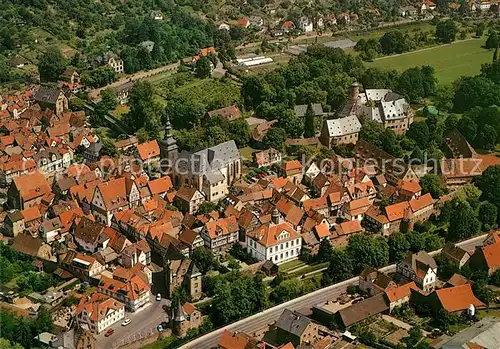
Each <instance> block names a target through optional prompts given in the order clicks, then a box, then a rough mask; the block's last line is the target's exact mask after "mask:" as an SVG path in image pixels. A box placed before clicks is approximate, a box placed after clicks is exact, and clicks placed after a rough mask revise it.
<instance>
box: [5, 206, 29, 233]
mask: <svg viewBox="0 0 500 349" xmlns="http://www.w3.org/2000/svg"><path fill="white" fill-rule="evenodd" d="M24 228H25V223H24V216H23V214H22V213H21V211H19V210H14V211H11V212H9V213H8V214H7V217H5V222H4V231H5V232H6V233H7V235H8V236H12V237H16V236H17V235H18V234H20V233H22V232H23V231H24Z"/></svg>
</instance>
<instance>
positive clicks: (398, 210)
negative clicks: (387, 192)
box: [385, 201, 409, 222]
mask: <svg viewBox="0 0 500 349" xmlns="http://www.w3.org/2000/svg"><path fill="white" fill-rule="evenodd" d="M408 208H409V205H408V201H403V202H399V203H397V204H394V205H389V206H386V207H385V213H386V214H387V218H388V219H389V221H391V222H393V221H397V220H399V219H403V217H404V214H405V211H406V210H408Z"/></svg>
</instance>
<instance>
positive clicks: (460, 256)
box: [441, 242, 471, 269]
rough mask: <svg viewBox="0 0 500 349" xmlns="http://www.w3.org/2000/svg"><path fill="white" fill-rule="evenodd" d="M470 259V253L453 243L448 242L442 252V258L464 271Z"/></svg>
mask: <svg viewBox="0 0 500 349" xmlns="http://www.w3.org/2000/svg"><path fill="white" fill-rule="evenodd" d="M470 257H471V255H470V253H469V252H468V251H466V250H464V249H463V248H461V247H460V246H457V245H455V244H454V243H451V242H447V243H446V244H445V245H444V247H443V249H442V250H441V258H443V259H444V260H446V261H448V262H450V263H451V264H452V265H454V266H455V267H457V268H458V269H462V267H463V266H464V265H465V264H466V263H467V262H468V261H469V258H470Z"/></svg>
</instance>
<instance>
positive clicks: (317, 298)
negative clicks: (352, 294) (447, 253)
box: [180, 234, 486, 349]
mask: <svg viewBox="0 0 500 349" xmlns="http://www.w3.org/2000/svg"><path fill="white" fill-rule="evenodd" d="M485 237H486V234H485V235H481V236H477V237H475V238H472V239H469V240H465V241H462V242H460V243H458V244H457V245H458V246H460V247H462V248H463V249H466V250H469V251H472V250H474V248H475V247H476V246H478V245H481V244H482V242H483V240H484V238H485ZM439 252H441V250H437V251H433V252H431V253H430V255H432V256H434V255H436V254H438V253H439ZM380 270H382V271H384V272H394V271H395V270H396V265H395V264H391V265H389V266H387V267H384V268H381V269H380ZM357 284H358V278H357V277H353V278H351V279H349V280H346V281H343V282H340V283H338V284H335V285H331V286H328V287H325V288H322V289H319V290H317V291H314V292H312V293H309V294H306V295H304V296H302V297H299V298H296V299H293V300H291V301H288V302H286V303H283V304H280V305H277V306H275V307H273V308H269V309H267V310H265V311H263V312H261V313H258V314H254V315H252V316H250V317H248V318H245V319H243V320H240V321H237V322H234V323H232V324H230V325H227V326H226V327H224V328H221V329H218V330H216V331H213V332H210V333H207V334H206V335H204V336H201V337H199V338H197V339H195V340H192V341H191V342H189V343H186V344H185V345H183V346H181V347H180V348H181V349H188V348H190V349H209V348H212V347H215V346H216V345H217V342H218V340H219V337H220V336H221V334H222V333H223V331H224V330H226V329H227V330H230V331H233V332H234V331H239V332H245V333H247V334H252V333H253V332H255V331H258V330H260V329H262V328H263V327H265V326H266V325H268V324H270V323H273V322H274V321H276V320H277V319H278V318H279V316H280V315H281V313H282V312H283V310H284V309H291V310H301V309H304V308H310V307H312V306H314V305H317V304H320V303H324V302H326V301H328V300H332V299H335V298H337V297H338V296H339V295H340V294H341V293H344V292H346V290H347V287H348V286H350V285H357Z"/></svg>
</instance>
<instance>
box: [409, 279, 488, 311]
mask: <svg viewBox="0 0 500 349" xmlns="http://www.w3.org/2000/svg"><path fill="white" fill-rule="evenodd" d="M410 301H411V302H412V303H416V304H426V305H427V306H429V307H431V308H432V309H436V310H437V309H444V310H446V311H447V312H449V313H461V312H463V311H466V310H468V309H469V308H470V306H471V305H472V307H473V308H475V309H482V308H485V307H486V305H485V304H484V303H483V302H481V301H480V300H479V299H478V298H477V297H476V296H475V295H474V292H473V291H472V286H471V285H470V284H464V285H460V286H455V287H447V288H441V289H439V290H435V291H433V292H432V293H430V294H427V295H426V294H423V293H421V292H418V291H415V290H412V294H411V298H410Z"/></svg>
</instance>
